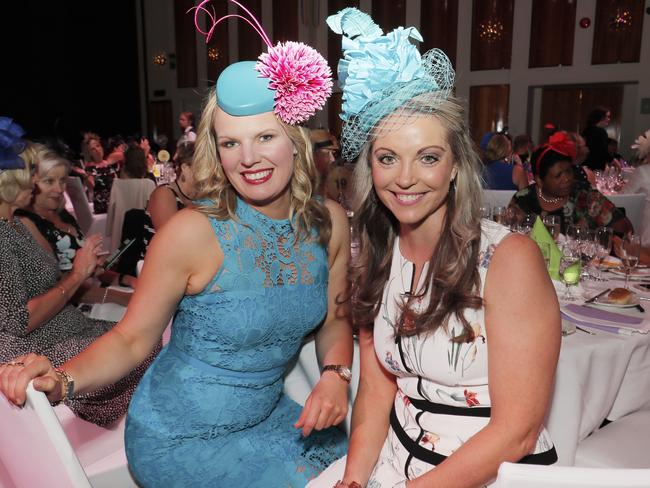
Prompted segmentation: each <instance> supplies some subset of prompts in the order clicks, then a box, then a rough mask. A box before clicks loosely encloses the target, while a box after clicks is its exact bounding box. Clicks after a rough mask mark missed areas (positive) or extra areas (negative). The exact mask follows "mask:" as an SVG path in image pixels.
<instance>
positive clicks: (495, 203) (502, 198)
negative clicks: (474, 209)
mask: <svg viewBox="0 0 650 488" xmlns="http://www.w3.org/2000/svg"><path fill="white" fill-rule="evenodd" d="M515 193H516V192H515V191H512V190H487V189H484V190H483V204H484V205H489V206H490V208H494V207H507V206H508V204H509V203H510V200H512V196H513V195H514V194H515Z"/></svg>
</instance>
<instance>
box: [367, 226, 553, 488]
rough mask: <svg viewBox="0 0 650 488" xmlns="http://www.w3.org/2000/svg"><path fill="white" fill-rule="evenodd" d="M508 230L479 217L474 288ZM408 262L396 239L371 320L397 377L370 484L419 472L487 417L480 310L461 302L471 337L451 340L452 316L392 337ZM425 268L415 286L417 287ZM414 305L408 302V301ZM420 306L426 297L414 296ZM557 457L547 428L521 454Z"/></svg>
mask: <svg viewBox="0 0 650 488" xmlns="http://www.w3.org/2000/svg"><path fill="white" fill-rule="evenodd" d="M506 235H508V230H507V229H506V228H505V227H503V226H501V225H499V224H496V223H494V222H491V221H486V220H484V221H483V223H482V238H481V248H480V256H479V274H480V279H481V289H480V294H481V296H483V284H484V283H485V277H486V274H487V270H488V266H489V263H490V258H491V256H492V253H493V252H494V249H495V248H496V246H497V245H498V244H499V242H500V241H501V240H502V239H503V238H504V237H505V236H506ZM413 268H414V265H413V263H411V262H409V261H407V260H406V259H405V258H404V257H403V256H402V255H401V253H400V249H399V239H398V240H396V242H395V246H394V251H393V261H392V266H391V273H390V278H389V281H388V284H387V285H386V288H385V290H384V296H383V300H382V306H381V311H380V313H379V315H378V317H377V318H376V320H375V327H374V344H375V352H376V354H377V357H378V358H379V361H380V363H381V364H382V365H383V367H384V368H386V370H387V371H389V372H390V373H392V374H394V375H395V376H396V377H397V386H398V390H397V394H396V397H395V402H394V408H393V411H392V413H391V426H390V428H389V431H388V436H387V438H386V441H385V443H384V446H383V448H382V451H381V454H380V456H379V460H378V462H377V464H376V466H375V469H374V472H373V474H372V476H371V479H370V482H369V483H368V487H369V488H384V487H394V486H401V484H402V483H404V482H405V481H406V480H407V479H413V478H417V477H419V476H421V475H422V474H424V473H426V472H427V471H429V470H431V469H433V468H434V467H435V466H436V465H437V464H439V463H440V462H442V461H444V459H445V458H446V457H447V456H449V455H451V454H452V453H453V452H454V451H455V450H456V449H458V448H459V447H461V446H462V445H463V443H465V442H466V441H467V440H468V439H469V438H470V437H472V436H473V435H474V434H476V433H477V432H478V431H479V430H481V429H482V428H483V427H485V425H486V424H487V423H488V421H489V417H490V395H489V391H488V349H487V344H488V340H489V339H488V337H487V333H486V330H485V320H484V311H483V309H482V308H480V309H478V310H470V309H467V310H466V311H465V317H466V318H467V320H468V321H469V323H470V324H471V326H472V329H473V331H474V338H473V340H472V341H471V342H454V341H453V340H452V339H453V337H455V336H458V335H460V334H461V333H462V332H463V326H462V324H461V323H460V321H459V320H458V319H457V318H456V317H453V316H452V318H451V319H450V322H449V328H448V331H447V330H443V329H438V330H437V331H436V332H434V333H433V334H429V335H423V334H421V335H417V336H411V337H402V338H400V339H399V340H396V339H395V321H396V320H397V317H399V306H398V304H399V303H401V301H402V299H403V297H404V296H405V294H406V293H407V292H409V291H410V290H411V289H412V286H411V285H412V283H411V281H412V277H413V275H414V273H413ZM425 275H426V269H425V270H424V271H423V272H422V273H421V281H420V283H419V285H418V287H417V289H421V288H422V281H423V280H424V277H425ZM412 306H413V305H412ZM418 306H419V307H423V306H424V303H420V304H415V307H418ZM556 460H557V455H556V453H555V449H554V447H553V444H552V442H551V440H550V438H549V436H548V433H547V432H546V430H542V432H540V434H539V437H538V440H537V445H536V446H535V450H534V451H533V453H532V455H531V456H527V457H526V458H524V459H522V460H521V461H520V462H526V463H532V464H552V463H553V462H555V461H556Z"/></svg>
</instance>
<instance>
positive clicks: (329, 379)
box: [294, 372, 348, 437]
mask: <svg viewBox="0 0 650 488" xmlns="http://www.w3.org/2000/svg"><path fill="white" fill-rule="evenodd" d="M347 414H348V384H347V382H345V381H344V380H343V379H341V378H340V377H339V376H338V375H337V374H336V373H330V372H328V373H326V374H324V375H322V376H321V378H320V380H319V381H318V383H317V384H316V386H315V387H314V389H313V390H312V392H311V394H310V395H309V397H308V398H307V401H306V402H305V407H304V408H303V409H302V413H301V414H300V417H299V418H298V421H297V422H296V423H295V424H294V427H296V428H297V429H302V435H303V436H304V437H307V436H308V435H309V434H311V432H312V430H314V429H316V430H323V429H327V428H328V427H331V426H332V425H336V424H339V423H341V422H343V420H344V419H345V416H346V415H347Z"/></svg>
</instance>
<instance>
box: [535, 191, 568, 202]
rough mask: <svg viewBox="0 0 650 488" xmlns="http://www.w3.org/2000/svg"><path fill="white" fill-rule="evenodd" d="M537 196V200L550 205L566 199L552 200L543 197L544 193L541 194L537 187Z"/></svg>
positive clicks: (557, 198) (556, 198)
mask: <svg viewBox="0 0 650 488" xmlns="http://www.w3.org/2000/svg"><path fill="white" fill-rule="evenodd" d="M537 196H538V197H539V199H540V200H541V201H542V202H544V203H550V204H556V203H559V202H561V201H562V200H564V199H565V198H566V197H554V198H548V197H546V196H544V193H543V192H542V189H541V188H539V187H537Z"/></svg>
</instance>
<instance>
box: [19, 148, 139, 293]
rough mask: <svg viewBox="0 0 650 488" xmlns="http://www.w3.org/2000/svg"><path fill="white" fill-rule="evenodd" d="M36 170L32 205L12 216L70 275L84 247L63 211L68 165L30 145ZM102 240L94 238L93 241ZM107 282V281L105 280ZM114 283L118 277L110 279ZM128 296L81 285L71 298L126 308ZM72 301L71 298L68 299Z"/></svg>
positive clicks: (76, 227) (74, 223) (74, 224)
mask: <svg viewBox="0 0 650 488" xmlns="http://www.w3.org/2000/svg"><path fill="white" fill-rule="evenodd" d="M31 147H32V151H30V154H33V163H34V166H33V167H34V169H35V176H34V183H35V184H34V192H33V196H32V199H31V202H30V203H29V204H28V205H27V206H26V207H24V208H19V209H17V210H16V212H15V215H17V216H19V217H20V220H21V222H22V223H23V224H24V225H25V227H27V228H28V229H29V231H30V232H31V233H32V236H33V237H34V239H35V240H36V241H37V242H38V243H39V244H41V246H42V247H43V248H44V249H45V250H46V251H47V252H49V253H51V254H52V255H54V256H56V258H57V260H58V263H59V269H60V270H61V271H62V272H63V273H68V272H71V271H72V268H73V262H74V259H75V256H76V253H77V251H78V250H79V249H81V248H82V247H83V245H84V240H85V239H84V235H83V233H82V232H81V228H80V227H79V224H78V223H77V221H76V219H75V218H74V217H73V216H72V215H70V213H69V212H68V211H67V210H66V209H65V206H64V204H65V198H64V196H63V194H64V192H65V189H66V184H67V178H68V170H69V163H68V161H67V160H65V159H63V158H62V157H61V156H59V155H58V154H57V153H55V152H54V151H52V150H51V149H49V148H47V147H45V146H43V145H42V144H32V146H31ZM98 238H99V239H101V236H93V239H98ZM107 278H108V277H107ZM113 278H114V279H115V280H116V279H117V277H113ZM130 297H131V294H130V293H125V292H121V291H118V290H113V289H110V290H109V289H104V288H100V287H98V286H92V285H90V284H89V283H84V284H83V285H81V286H80V287H79V289H78V290H77V293H76V294H75V296H74V301H75V302H77V303H101V302H104V301H107V302H114V303H118V304H120V305H123V306H126V305H127V304H128V302H129V298H130ZM69 298H72V297H69Z"/></svg>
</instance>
